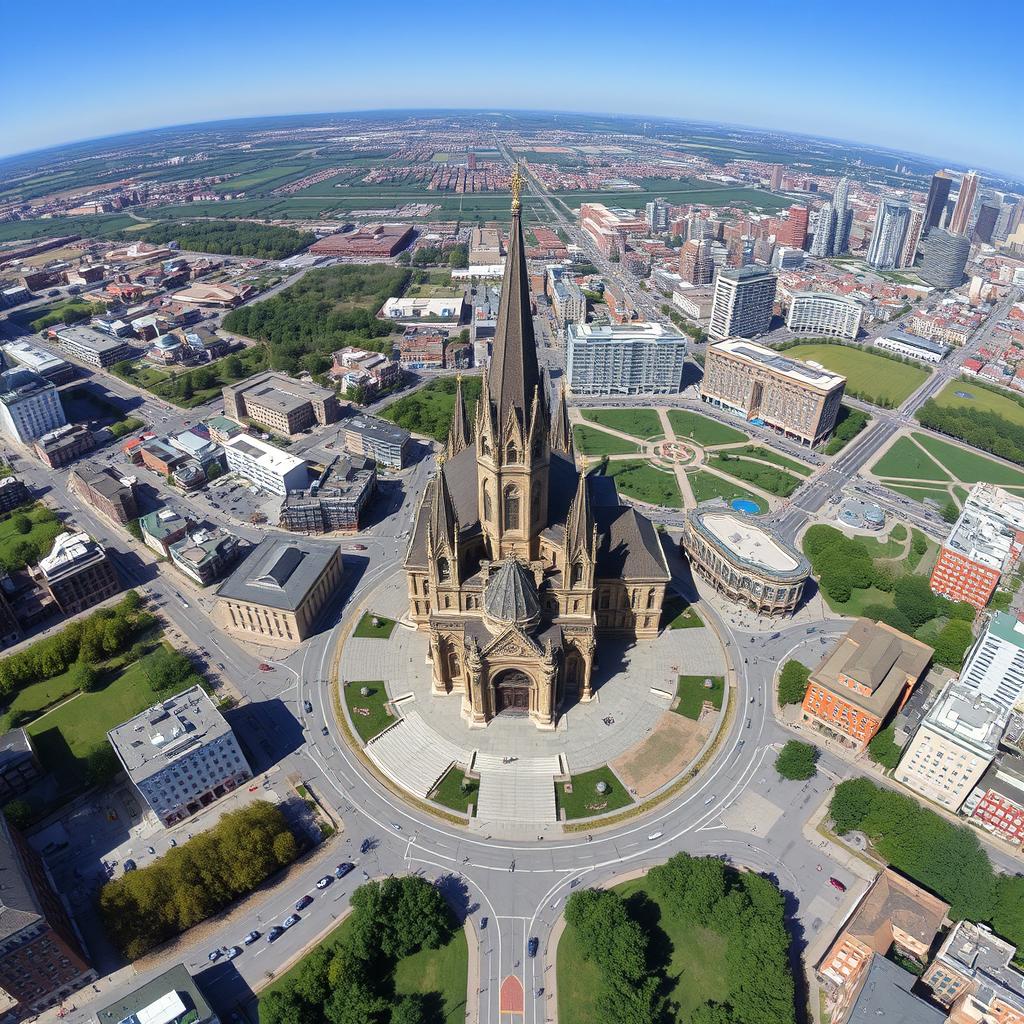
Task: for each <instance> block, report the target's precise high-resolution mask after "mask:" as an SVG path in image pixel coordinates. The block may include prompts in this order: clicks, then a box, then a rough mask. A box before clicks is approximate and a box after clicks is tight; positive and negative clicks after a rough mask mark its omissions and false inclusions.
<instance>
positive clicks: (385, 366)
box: [330, 345, 402, 398]
mask: <svg viewBox="0 0 1024 1024" xmlns="http://www.w3.org/2000/svg"><path fill="white" fill-rule="evenodd" d="M330 376H331V377H333V378H334V379H335V380H337V381H339V382H340V383H341V385H342V387H344V388H346V389H348V388H360V389H362V391H363V394H364V396H365V397H366V398H372V397H373V396H374V395H375V394H377V393H378V392H379V391H387V390H388V389H389V388H393V387H394V386H395V385H396V384H398V383H399V381H401V379H402V368H401V366H400V365H399V364H398V363H397V362H396V361H395V360H394V359H391V358H389V357H388V356H386V355H384V354H383V353H381V352H367V351H366V350H365V349H360V348H355V347H354V346H352V345H349V346H347V347H346V348H343V349H339V350H338V351H337V352H335V353H334V366H333V367H332V368H331V370H330Z"/></svg>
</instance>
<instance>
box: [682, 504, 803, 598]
mask: <svg viewBox="0 0 1024 1024" xmlns="http://www.w3.org/2000/svg"><path fill="white" fill-rule="evenodd" d="M682 547H683V550H684V551H685V552H686V555H687V558H688V560H689V563H690V566H691V568H692V569H694V570H696V572H697V573H698V574H699V575H700V576H701V577H702V578H704V579H706V580H707V581H708V582H709V583H710V584H711V585H712V586H713V587H714V588H715V589H716V590H717V591H718V592H719V593H722V594H725V596H726V597H728V598H729V599H730V600H732V601H738V602H739V603H741V604H745V605H746V606H747V607H748V608H751V609H753V610H754V611H755V612H757V614H758V615H765V616H771V617H774V616H776V615H792V614H793V612H795V611H796V609H797V607H798V606H799V604H800V599H801V597H802V596H803V592H804V586H805V585H806V583H807V580H808V578H809V577H810V574H811V564H810V562H809V561H808V560H807V558H806V557H805V556H804V555H803V554H802V553H801V552H799V551H798V550H797V549H796V548H795V547H793V545H791V544H787V543H786V542H785V541H783V540H782V539H781V538H778V537H774V536H772V534H771V533H769V531H768V530H767V529H766V528H765V527H762V526H759V525H757V524H756V523H755V522H754V521H753V520H752V519H750V518H749V517H748V516H743V515H740V514H738V513H734V512H729V511H726V510H724V509H722V510H714V511H694V512H689V513H687V516H686V527H685V529H684V530H683V537H682Z"/></svg>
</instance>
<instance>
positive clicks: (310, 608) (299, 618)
mask: <svg viewBox="0 0 1024 1024" xmlns="http://www.w3.org/2000/svg"><path fill="white" fill-rule="evenodd" d="M341 578H342V561H341V551H340V549H339V548H338V546H337V545H336V544H328V543H324V542H322V541H314V540H309V539H307V538H303V539H302V540H291V539H289V540H283V539H281V538H280V537H267V538H266V539H265V540H263V541H262V542H261V543H260V544H259V545H258V546H257V547H256V548H255V549H253V551H252V553H251V554H250V555H249V556H248V558H246V559H245V561H244V562H242V563H241V564H240V565H239V566H238V567H237V568H236V569H235V571H234V572H233V573H232V574H231V575H230V576H229V577H228V578H227V579H226V580H225V581H224V582H223V583H222V584H221V585H220V587H219V589H218V590H217V604H216V606H215V608H214V613H213V618H214V621H215V622H216V624H217V625H218V626H219V627H220V628H221V629H223V630H225V632H228V633H231V634H233V635H235V636H238V637H241V638H243V639H248V640H252V641H253V642H254V643H271V644H297V643H299V642H300V641H302V640H304V639H305V638H306V637H307V636H309V635H310V634H311V633H312V632H313V630H314V628H315V625H316V620H317V618H318V617H319V615H320V612H321V611H322V610H323V608H324V606H325V605H326V604H328V602H329V601H330V600H331V598H332V597H333V596H334V595H335V594H336V593H337V590H338V587H339V586H340V584H341Z"/></svg>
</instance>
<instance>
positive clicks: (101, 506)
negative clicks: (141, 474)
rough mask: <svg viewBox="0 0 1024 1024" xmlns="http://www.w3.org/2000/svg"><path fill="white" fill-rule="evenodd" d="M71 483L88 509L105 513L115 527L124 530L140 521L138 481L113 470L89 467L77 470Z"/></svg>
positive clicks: (72, 474) (70, 479)
mask: <svg viewBox="0 0 1024 1024" xmlns="http://www.w3.org/2000/svg"><path fill="white" fill-rule="evenodd" d="M69 483H70V485H71V489H72V490H73V491H74V492H75V493H76V494H77V495H78V496H79V497H80V498H81V499H82V500H83V501H84V502H85V503H86V505H87V506H89V507H90V508H94V509H96V511H97V512H101V513H102V514H103V515H105V516H106V517H107V519H109V520H110V521H111V522H112V523H120V524H121V525H122V526H123V525H124V524H126V523H130V522H131V521H132V520H133V519H138V518H139V508H138V505H137V504H136V500H135V477H133V476H125V475H123V474H121V473H118V472H117V470H116V469H114V468H113V467H112V466H105V467H104V468H103V469H97V468H96V467H95V466H89V467H83V468H82V469H77V470H74V471H73V472H72V473H71V475H70V478H69Z"/></svg>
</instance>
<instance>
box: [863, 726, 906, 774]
mask: <svg viewBox="0 0 1024 1024" xmlns="http://www.w3.org/2000/svg"><path fill="white" fill-rule="evenodd" d="M894 737H895V729H894V728H893V727H892V725H887V726H886V727H885V728H884V729H882V730H881V731H880V732H878V733H876V734H875V736H874V738H873V739H872V740H871V742H870V743H869V744H868V757H870V758H871V760H872V761H874V762H875V763H876V764H880V765H881V766H882V767H883V768H888V769H889V770H890V771H891V770H892V769H893V768H895V767H896V765H898V764H899V763H900V755H901V754H902V753H903V748H902V747H899V746H897V745H896V740H895V738H894Z"/></svg>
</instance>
